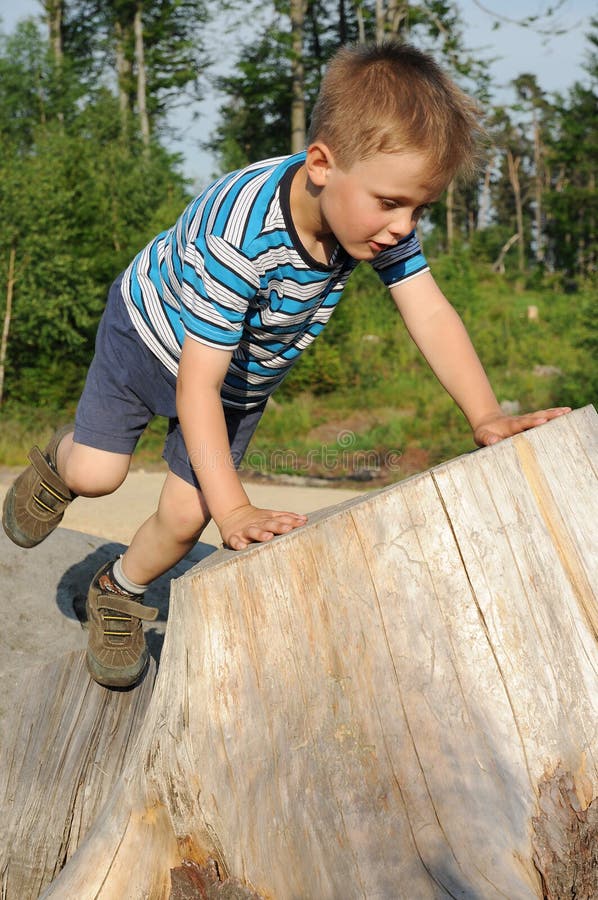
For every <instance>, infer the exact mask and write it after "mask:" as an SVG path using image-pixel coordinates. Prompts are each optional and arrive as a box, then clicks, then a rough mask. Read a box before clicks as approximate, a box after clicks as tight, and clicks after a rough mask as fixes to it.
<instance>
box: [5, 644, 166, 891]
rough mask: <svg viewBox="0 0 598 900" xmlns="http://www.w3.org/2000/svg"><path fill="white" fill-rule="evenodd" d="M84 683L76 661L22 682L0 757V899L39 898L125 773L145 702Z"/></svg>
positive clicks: (143, 696) (69, 658)
mask: <svg viewBox="0 0 598 900" xmlns="http://www.w3.org/2000/svg"><path fill="white" fill-rule="evenodd" d="M154 675H155V665H154V664H153V662H152V664H151V668H150V671H149V673H148V675H147V677H146V678H145V679H144V681H143V682H142V683H141V684H140V685H139V687H138V688H137V689H135V690H133V691H109V690H107V689H106V688H102V687H100V686H99V685H97V684H96V683H95V682H93V681H92V680H91V679H90V677H89V675H88V674H87V670H86V667H85V657H84V654H82V653H80V652H73V653H68V654H65V655H64V656H63V657H61V658H60V659H58V660H57V661H56V662H54V663H48V664H46V665H45V666H41V667H39V668H38V669H33V670H31V671H30V672H29V673H28V678H27V681H26V682H25V683H24V684H23V685H22V686H21V689H20V690H19V691H17V692H16V694H15V695H14V696H13V697H12V698H11V700H12V709H13V715H12V717H11V718H10V720H9V721H7V722H4V723H3V724H4V728H3V743H2V747H1V748H0V749H1V752H0V760H1V765H0V896H1V897H2V898H3V900H28V898H35V897H38V896H39V894H40V892H41V890H42V889H43V888H44V887H46V886H47V885H48V884H49V883H50V882H51V881H52V879H53V878H54V876H55V875H57V874H58V872H60V870H61V868H62V867H63V866H64V864H65V862H66V860H67V859H68V858H69V857H70V856H72V855H73V853H74V852H75V850H76V849H77V847H78V846H79V844H80V843H81V841H82V840H83V838H84V837H85V835H86V834H87V832H88V830H89V828H90V826H91V824H92V823H93V822H94V820H95V819H96V817H97V814H98V812H99V810H100V809H101V808H102V807H103V805H104V803H105V802H106V800H107V799H108V798H109V796H110V794H111V792H112V790H113V788H114V786H115V784H116V782H117V780H118V777H119V775H120V773H121V772H122V770H123V768H124V764H125V761H126V757H127V752H128V750H129V749H130V746H131V744H132V742H134V740H135V738H136V737H137V733H138V731H139V726H140V724H141V722H142V721H143V718H144V716H145V712H146V710H147V706H148V703H149V700H150V697H151V693H152V686H153V681H154Z"/></svg>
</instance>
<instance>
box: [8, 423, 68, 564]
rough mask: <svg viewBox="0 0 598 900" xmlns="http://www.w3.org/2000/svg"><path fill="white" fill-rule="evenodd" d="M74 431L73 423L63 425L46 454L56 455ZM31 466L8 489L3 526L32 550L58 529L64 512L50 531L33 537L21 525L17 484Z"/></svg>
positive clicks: (19, 543) (12, 538) (21, 545)
mask: <svg viewBox="0 0 598 900" xmlns="http://www.w3.org/2000/svg"><path fill="white" fill-rule="evenodd" d="M72 433H73V425H63V426H62V428H59V429H58V430H57V431H56V432H55V434H54V435H53V437H52V439H51V441H50V443H49V444H48V447H46V449H45V450H44V455H45V454H47V453H48V452H50V455H51V456H54V457H55V455H56V448H57V447H58V444H59V443H60V441H61V440H62V438H63V437H65V436H66V435H67V434H72ZM53 445H54V446H53ZM49 448H50V449H49ZM29 468H31V467H28V468H27V469H24V470H23V472H22V473H21V475H19V477H18V478H17V479H16V481H14V482H13V484H11V486H10V488H9V489H8V491H7V494H6V497H5V498H4V504H3V507H2V527H3V528H4V532H5V534H6V536H7V537H8V538H10V540H11V541H12V542H13V544H16V545H17V547H23V549H25V550H30V549H31V548H32V547H37V545H38V544H41V542H42V541H45V539H46V538H47V537H49V536H50V535H51V534H52V532H53V531H55V530H56V528H57V527H58V525H60V523H61V521H62V518H63V515H64V513H63V514H62V515H61V516H60V518H58V519H57V520H56V521H55V522H53V523H52V527H51V528H50V529H49V531H46V533H45V534H42V535H41V536H35V537H33V536H32V535H31V534H27V533H26V532H25V531H23V530H22V529H21V528H20V527H19V525H18V523H17V519H16V515H15V499H16V494H17V484H18V483H19V482H20V481H21V478H22V477H23V475H25V473H26V472H28V471H29ZM73 499H74V496H73Z"/></svg>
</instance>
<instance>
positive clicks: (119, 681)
mask: <svg viewBox="0 0 598 900" xmlns="http://www.w3.org/2000/svg"><path fill="white" fill-rule="evenodd" d="M85 662H86V665H87V671H88V672H89V674H90V675H91V677H92V678H93V680H94V681H96V682H97V683H98V684H101V685H102V687H107V688H126V687H133V686H134V685H135V684H137V683H138V682H139V681H141V679H142V678H143V676H144V674H145V670H146V669H147V666H148V663H149V653H148V651H147V649H146V651H145V653H144V654H143V655H142V656H141V657H140V661H139V663H138V664H137V665H135V666H127V667H125V668H122V669H109V668H107V667H106V666H103V665H102V664H101V663H99V662H98V661H97V659H96V658H95V656H93V655H92V654H91V653H90V652H89V649H88V651H87V653H86V655H85Z"/></svg>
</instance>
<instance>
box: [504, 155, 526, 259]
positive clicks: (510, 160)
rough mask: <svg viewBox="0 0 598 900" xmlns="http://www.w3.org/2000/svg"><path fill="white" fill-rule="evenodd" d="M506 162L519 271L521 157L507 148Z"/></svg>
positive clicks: (522, 250) (521, 246)
mask: <svg viewBox="0 0 598 900" xmlns="http://www.w3.org/2000/svg"><path fill="white" fill-rule="evenodd" d="M507 164H508V167H509V181H510V182H511V187H512V188H513V197H514V199H515V217H516V221H517V235H518V239H519V247H518V268H519V271H520V272H523V271H525V241H524V234H523V206H522V203H521V184H520V182H519V166H520V165H521V157H520V156H515V155H514V154H513V153H512V152H511V150H509V149H507Z"/></svg>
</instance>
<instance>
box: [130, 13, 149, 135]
mask: <svg viewBox="0 0 598 900" xmlns="http://www.w3.org/2000/svg"><path fill="white" fill-rule="evenodd" d="M142 9H143V5H142V4H141V3H139V4H138V5H137V9H136V10H135V19H134V23H133V27H134V30H135V65H136V68H137V113H138V115H139V128H140V131H141V140H142V142H143V146H144V147H145V148H146V149H147V147H149V142H150V126H149V117H148V114H147V76H146V71H145V57H144V51H143V16H142Z"/></svg>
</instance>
